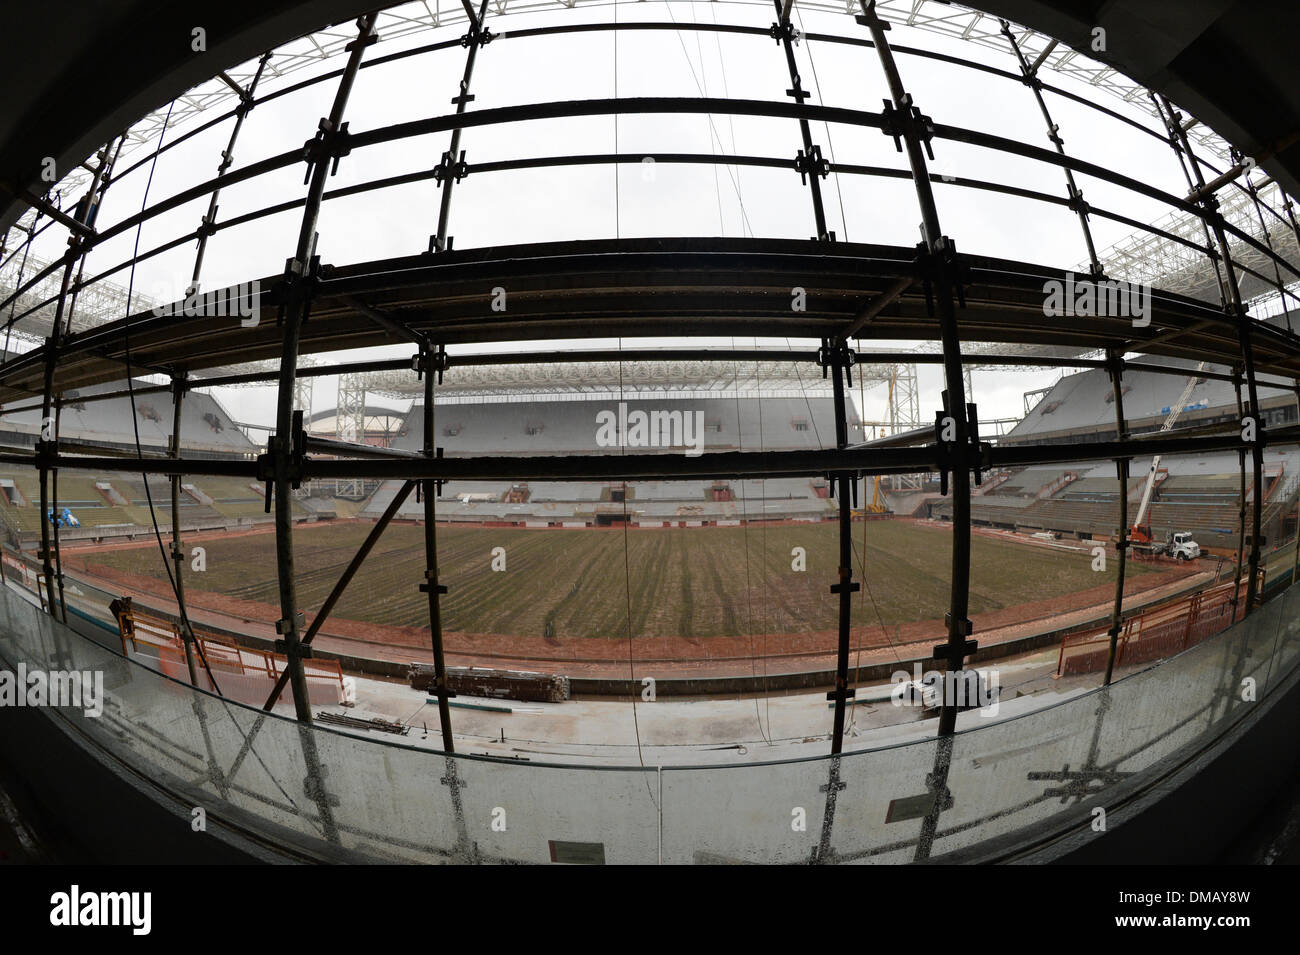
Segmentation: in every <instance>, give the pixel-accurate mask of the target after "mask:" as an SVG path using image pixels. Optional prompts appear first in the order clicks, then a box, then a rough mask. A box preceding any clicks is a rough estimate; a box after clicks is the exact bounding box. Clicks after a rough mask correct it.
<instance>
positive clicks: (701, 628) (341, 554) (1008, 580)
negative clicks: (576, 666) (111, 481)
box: [86, 521, 1149, 638]
mask: <svg viewBox="0 0 1300 955" xmlns="http://www.w3.org/2000/svg"><path fill="white" fill-rule="evenodd" d="M368 530H369V527H368V525H360V524H340V525H329V526H324V527H315V528H309V529H302V530H299V531H298V532H296V533H295V535H294V541H295V545H294V546H295V562H296V572H297V582H298V601H299V606H301V607H303V608H304V609H305V610H308V611H310V610H313V609H315V608H317V607H319V606H320V605H321V603H322V602H323V601H324V599H325V597H326V596H327V595H328V593H329V591H330V589H331V587H333V585H334V583H335V581H337V580H338V578H339V576H340V575H341V574H342V572H343V569H344V568H345V567H346V565H347V562H348V561H349V560H350V559H351V557H352V555H353V554H354V553H356V550H357V548H358V547H359V546H360V544H361V542H362V540H363V539H364V538H365V536H366V533H367V532H368ZM437 533H438V551H439V570H440V573H441V579H442V581H443V582H444V583H445V584H446V585H447V587H448V588H449V593H448V594H447V596H446V597H445V598H444V603H443V608H444V626H445V627H446V628H447V629H448V630H453V631H462V632H467V633H494V634H528V635H534V636H551V637H557V638H573V637H622V636H626V635H627V632H628V623H627V621H628V618H629V617H630V618H631V624H632V632H633V633H635V634H637V635H638V636H674V637H686V638H706V637H710V636H737V635H744V634H747V633H782V632H807V631H818V630H832V629H834V628H835V626H836V619H837V618H836V611H837V603H836V601H837V598H836V597H834V596H833V595H832V594H831V593H830V591H829V587H830V584H831V583H833V582H834V581H835V579H836V566H837V563H838V561H837V527H836V525H835V524H833V523H822V524H781V525H773V526H769V527H763V526H757V525H756V526H747V527H706V528H665V529H643V530H638V529H631V528H629V529H627V530H626V531H624V530H623V529H619V528H613V529H600V530H595V529H593V530H582V529H573V530H570V529H524V528H500V527H447V526H439V527H438V529H437ZM864 533H865V541H866V545H865V550H864V547H863V535H864ZM949 535H950V532H949V531H948V530H946V529H937V528H928V527H919V526H916V525H914V524H910V523H905V522H896V521H872V522H867V523H865V524H855V525H854V527H853V538H854V565H855V566H854V573H855V579H857V580H863V579H864V568H863V557H864V554H865V561H866V565H865V581H866V584H867V587H866V588H864V593H859V594H855V595H854V602H855V608H854V617H855V623H858V624H864V623H876V622H877V621H879V622H883V623H884V624H885V625H887V626H892V625H894V624H900V623H907V622H910V621H915V620H925V619H933V618H938V617H942V616H943V613H944V611H945V610H946V609H947V606H948V577H949V563H950V560H951V556H950V555H951V548H950V538H949ZM625 541H626V545H627V546H626V549H625V547H624V542H625ZM191 546H193V545H191ZM202 546H204V547H205V548H206V559H207V570H206V571H205V572H203V573H195V572H193V571H190V570H189V569H188V565H187V572H186V575H185V583H186V587H187V588H192V589H200V590H209V591H214V592H217V593H221V594H226V595H229V596H233V597H240V598H244V599H247V600H256V601H262V602H265V603H268V604H273V605H274V604H276V603H277V601H278V591H277V586H276V578H275V563H274V537H273V535H270V534H255V535H248V536H241V537H230V538H220V539H214V540H208V541H205V542H203V544H202ZM497 548H500V549H501V550H495V549H497ZM795 548H803V550H804V552H805V554H806V558H805V561H804V562H803V566H804V569H803V570H796V569H794V567H795V566H797V565H798V556H797V553H796V552H795ZM86 559H87V561H88V562H89V563H91V564H96V563H99V564H105V565H108V566H110V567H113V568H116V569H119V570H123V571H127V572H131V573H137V574H145V575H149V576H153V577H157V578H161V579H165V572H164V571H163V568H162V565H161V562H160V558H159V555H158V552H157V550H156V549H153V548H140V549H132V550H119V551H108V552H104V553H97V554H93V555H87V557H86ZM494 562H495V566H496V567H498V568H501V567H504V569H497V570H494V569H493V566H494ZM1091 565H1092V558H1091V556H1090V555H1089V554H1087V553H1086V552H1083V553H1066V552H1054V551H1048V550H1040V549H1038V548H1032V547H1026V546H1023V545H1019V544H1014V543H1009V542H1005V541H999V540H993V539H989V538H986V537H982V536H979V535H976V537H975V538H974V541H973V550H972V573H971V613H972V614H978V613H982V612H986V611H990V610H997V609H1000V608H1002V607H1009V606H1016V605H1018V604H1022V603H1027V602H1030V601H1036V600H1043V599H1049V598H1054V597H1060V596H1063V595H1066V594H1070V593H1074V592H1077V591H1080V590H1086V589H1088V588H1091V587H1096V586H1098V585H1100V584H1104V583H1107V582H1111V583H1113V582H1114V579H1115V576H1114V574H1115V567H1114V561H1113V560H1111V561H1108V566H1107V569H1106V570H1105V571H1101V572H1098V571H1094V570H1092V566H1091ZM1148 572H1149V571H1148V569H1147V568H1146V567H1143V566H1141V565H1136V566H1135V565H1134V564H1132V563H1130V565H1129V570H1128V576H1129V577H1136V576H1138V575H1141V574H1144V573H1148ZM423 573H424V532H423V529H422V528H421V527H417V526H412V525H409V524H402V525H395V526H392V527H390V528H389V529H388V530H387V532H386V533H385V535H384V537H383V538H382V539H381V541H380V543H379V544H378V545H377V546H376V548H375V550H374V551H373V552H372V553H371V555H370V557H369V558H368V559H367V561H366V562H365V563H364V564H363V565H362V568H361V570H360V571H359V572H358V574H357V576H356V577H355V578H354V579H353V581H352V583H351V585H350V586H349V588H348V590H347V591H346V592H345V594H344V596H343V598H342V600H341V601H340V602H339V604H338V606H337V607H336V609H335V611H334V616H335V617H344V618H348V619H352V620H360V621H366V622H371V623H379V624H396V625H406V626H416V627H423V626H426V625H427V623H428V604H427V598H426V597H425V596H424V595H423V594H422V593H420V592H419V590H418V589H417V586H418V584H419V582H420V581H421V580H422V579H423ZM859 607H860V608H861V609H859ZM877 614H878V615H879V616H878V617H877Z"/></svg>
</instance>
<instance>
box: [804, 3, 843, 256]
mask: <svg viewBox="0 0 1300 955" xmlns="http://www.w3.org/2000/svg"><path fill="white" fill-rule="evenodd" d="M795 14H796V15H797V16H798V17H799V32H800V33H805V32H806V31H805V30H804V26H803V13H802V12H801V11H799V10H797V9H796V10H795ZM812 48H813V45H812V44H811V43H809V44H808V46H807V50H808V63H809V64H810V65H811V66H812V75H813V88H814V89H815V90H816V91H817V102H818V104H820V105H822V106H825V105H826V100H824V99H823V98H822V84H821V81H820V80H818V79H817V61H816V60H815V59H814V58H813V51H812ZM822 125H823V126H824V127H825V128H826V148H827V151H828V152H829V153H830V156H831V165H832V166H834V165H835V140H834V139H833V138H832V137H831V124H830V123H828V122H826V123H823V124H822ZM835 195H836V196H837V197H838V199H839V203H840V227H841V231H842V234H843V236H844V241H845V242H847V241H849V223H848V219H846V218H845V216H844V191H843V190H842V189H841V188H840V173H839V170H836V171H835Z"/></svg>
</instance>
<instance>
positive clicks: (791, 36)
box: [767, 20, 799, 43]
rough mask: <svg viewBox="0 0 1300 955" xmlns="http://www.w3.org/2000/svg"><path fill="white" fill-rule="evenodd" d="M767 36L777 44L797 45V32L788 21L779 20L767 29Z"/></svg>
mask: <svg viewBox="0 0 1300 955" xmlns="http://www.w3.org/2000/svg"><path fill="white" fill-rule="evenodd" d="M767 35H768V36H770V37H771V38H772V39H773V40H775V41H776V42H777V43H786V42H789V43H798V42H799V31H798V30H796V29H795V28H794V24H793V23H791V22H790V21H789V20H780V21H778V22H776V23H773V24H772V25H771V26H770V27H768V28H767Z"/></svg>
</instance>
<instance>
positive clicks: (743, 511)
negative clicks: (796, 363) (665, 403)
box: [731, 335, 772, 746]
mask: <svg viewBox="0 0 1300 955" xmlns="http://www.w3.org/2000/svg"><path fill="white" fill-rule="evenodd" d="M731 349H732V351H735V350H736V337H735V336H734V335H733V336H732V337H731ZM731 367H732V375H731V387H732V391H733V392H734V393H735V396H736V448H737V450H739V451H744V450H745V432H744V430H743V428H742V427H741V422H740V362H739V361H736V362H733V363H732V366H731ZM754 368H755V376H754V377H755V379H756V380H757V377H758V375H757V370H758V364H757V362H755V365H754ZM756 392H757V389H756ZM756 400H757V401H758V403H759V404H760V405H761V404H762V401H763V399H762V397H761V396H759V397H757V398H756ZM759 443H760V446H761V444H762V429H761V428H760V429H759ZM747 496H748V495H747V494H746V492H745V479H744V478H743V477H742V478H740V520H741V527H742V529H743V536H744V539H745V609H746V610H747V611H749V613H748V620H749V626H748V628H747V629H748V630H749V675H750V677H751V678H753V677H754V676H755V675H756V674H755V669H756V667H757V661H756V660H755V659H754V610H753V604H752V602H751V597H750V595H751V594H752V593H753V589H754V588H753V583H752V582H751V579H750V574H749V508H748V506H747V501H746V498H747ZM766 665H767V664H766V661H764V668H766ZM764 682H765V685H764V690H765V691H766V681H764ZM764 695H766V692H765V693H764ZM769 715H770V714H769ZM754 719H755V721H756V722H757V723H758V735H759V738H760V739H762V740H763V742H764V743H767V744H768V745H769V746H770V745H772V740H771V738H770V737H771V727H770V725H769V728H768V731H767V733H764V732H763V717H762V714H761V713H760V712H759V708H758V697H754Z"/></svg>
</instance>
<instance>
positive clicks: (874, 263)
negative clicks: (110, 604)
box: [0, 238, 1300, 402]
mask: <svg viewBox="0 0 1300 955" xmlns="http://www.w3.org/2000/svg"><path fill="white" fill-rule="evenodd" d="M913 255H914V250H912V249H910V248H897V247H889V246H876V245H865V244H859V243H847V242H844V243H836V244H835V245H834V246H833V247H825V246H812V245H810V244H809V243H807V242H798V241H787V240H766V239H694V238H689V239H624V240H592V241H583V242H565V243H550V244H536V245H527V246H513V247H511V246H507V247H495V248H488V249H471V250H466V251H459V250H457V251H454V252H448V253H443V254H440V255H438V256H436V257H430V256H425V255H418V256H407V257H402V258H397V259H388V260H384V261H381V262H371V263H363V264H359V265H352V266H347V267H339V268H329V269H327V270H325V272H324V275H323V278H322V279H321V281H320V282H319V284H318V286H317V290H316V297H315V301H314V304H313V308H312V318H311V321H310V322H308V323H306V325H305V326H304V327H303V330H302V339H301V350H302V352H304V353H313V352H324V351H331V350H337V349H348V348H362V347H367V346H375V345H391V344H394V343H395V342H396V341H399V340H400V338H401V337H402V335H412V336H428V337H429V338H431V339H433V340H436V341H438V342H445V343H448V344H456V343H469V342H499V341H508V340H533V341H538V340H547V339H551V340H555V339H568V338H573V337H581V336H584V335H590V334H591V333H592V331H593V329H600V330H601V332H602V333H603V334H605V335H610V336H613V335H617V336H620V337H623V338H635V337H638V336H650V337H663V336H665V335H704V336H715V335H721V336H726V335H734V334H742V335H749V336H760V337H767V336H775V337H781V336H788V337H792V338H813V339H821V338H834V337H838V336H841V335H847V334H856V335H863V336H869V337H871V338H873V339H883V340H895V341H917V340H922V341H932V340H937V339H938V337H939V333H938V320H937V319H936V318H935V317H934V316H932V315H931V314H930V312H929V309H928V308H927V305H926V292H925V288H924V285H923V282H922V281H921V280H920V277H919V276H918V274H917V272H916V266H915V264H914V258H913ZM967 261H968V262H969V263H970V274H969V281H968V284H967V286H966V288H965V291H964V294H965V299H966V303H967V312H966V314H965V316H964V317H963V334H964V335H965V336H967V337H969V338H974V339H978V340H982V341H989V342H1007V343H1028V344H1036V345H1060V346H1068V347H1071V348H1078V349H1080V350H1094V349H1107V348H1109V349H1115V350H1117V351H1119V352H1121V353H1124V352H1135V351H1136V352H1142V353H1144V354H1152V355H1167V356H1170V357H1177V358H1186V359H1190V360H1193V361H1208V362H1212V363H1215V364H1222V365H1228V366H1234V365H1236V364H1237V363H1238V362H1239V361H1240V354H1241V351H1240V347H1241V346H1240V340H1239V329H1238V328H1237V325H1236V324H1235V323H1234V322H1232V321H1229V320H1228V319H1227V317H1226V316H1225V315H1224V313H1223V312H1222V311H1221V310H1220V309H1218V308H1216V307H1212V306H1210V305H1207V304H1206V303H1203V302H1199V301H1196V300H1193V299H1190V298H1187V297H1184V296H1178V295H1174V294H1172V293H1166V292H1160V291H1157V292H1155V293H1154V294H1153V296H1152V300H1151V311H1152V315H1151V322H1150V324H1149V325H1148V326H1146V327H1141V328H1138V327H1134V325H1133V324H1132V322H1131V321H1130V319H1128V318H1122V317H1108V318H1101V317H1097V318H1091V319H1087V320H1079V319H1063V318H1058V317H1051V316H1048V315H1045V314H1044V307H1043V286H1044V282H1045V281H1048V280H1056V281H1061V282H1064V281H1065V280H1066V273H1065V272H1062V271H1060V270H1055V269H1048V268H1045V267H1042V266H1035V265H1029V264H1025V263H1018V262H1011V261H1006V260H1001V259H993V258H989V257H983V256H971V257H969V258H968V259H967ZM499 282H506V283H507V284H508V285H509V288H510V289H511V292H510V306H509V312H508V313H505V314H502V313H497V312H494V311H492V309H491V299H492V293H491V290H492V288H493V287H494V286H496V285H497V284H498V283H499ZM795 286H799V287H803V288H805V289H806V291H807V310H806V311H803V312H794V311H792V310H791V308H790V289H791V288H793V287H795ZM275 289H276V279H275V278H274V277H271V278H267V279H266V281H265V283H264V284H263V286H262V291H261V292H260V306H261V309H262V312H263V314H264V315H267V316H270V315H273V314H274V310H275V305H276V302H275V295H276V294H278V293H277V292H276V291H275ZM376 312H379V313H380V314H382V315H383V316H384V322H383V323H379V322H376V321H374V320H373V316H374V314H375V313H376ZM864 317H866V318H868V319H869V320H866V321H864ZM855 329H856V331H855ZM128 333H129V346H130V351H129V356H130V361H131V362H132V367H133V368H147V369H148V370H150V371H157V370H159V369H170V370H175V371H187V372H189V371H196V370H200V369H205V368H212V367H218V366H222V365H229V364H232V363H235V362H239V361H247V360H258V359H270V358H276V357H278V355H279V354H280V350H281V347H282V345H283V342H282V337H283V336H282V333H281V331H280V329H279V328H277V326H276V323H275V322H273V321H263V322H260V323H259V324H258V325H256V326H255V327H249V328H243V327H240V324H239V319H238V318H237V317H235V318H220V317H208V316H204V317H194V318H171V317H166V316H162V317H160V316H156V315H154V314H153V313H152V312H146V313H144V314H141V315H136V316H133V317H132V318H130V319H124V320H121V321H117V322H112V323H109V324H106V325H103V326H100V327H98V328H96V329H93V330H90V331H87V332H85V333H83V334H81V335H78V336H75V337H74V338H73V339H72V340H70V341H69V342H68V343H67V344H66V345H64V346H63V347H62V348H60V350H59V360H58V363H57V367H56V368H55V370H54V387H55V389H56V390H66V389H68V388H78V387H84V386H85V385H89V384H94V383H102V382H110V381H116V380H119V379H121V378H122V376H123V372H124V371H125V370H126V363H127V357H128V352H127V349H126V347H125V345H126V344H127V336H128ZM1252 339H1253V343H1254V349H1255V355H1256V366H1257V370H1258V372H1259V373H1261V374H1271V375H1276V376H1280V377H1282V378H1284V379H1287V380H1288V381H1289V380H1290V379H1294V378H1297V377H1300V338H1297V337H1296V336H1295V335H1291V334H1289V333H1287V332H1285V331H1281V330H1278V329H1276V328H1274V327H1271V326H1269V325H1266V324H1263V323H1255V327H1254V329H1253V331H1252ZM44 351H45V346H43V347H42V348H38V349H34V350H33V351H30V352H28V353H26V354H25V355H24V356H22V357H21V358H19V359H18V360H16V361H11V362H9V363H8V364H7V365H5V366H4V368H3V369H2V370H0V401H4V402H9V401H13V400H15V399H19V398H23V397H30V396H33V395H38V394H40V392H41V389H42V384H43V382H42V379H43V375H44V364H45V362H44Z"/></svg>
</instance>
